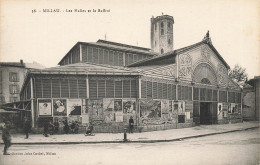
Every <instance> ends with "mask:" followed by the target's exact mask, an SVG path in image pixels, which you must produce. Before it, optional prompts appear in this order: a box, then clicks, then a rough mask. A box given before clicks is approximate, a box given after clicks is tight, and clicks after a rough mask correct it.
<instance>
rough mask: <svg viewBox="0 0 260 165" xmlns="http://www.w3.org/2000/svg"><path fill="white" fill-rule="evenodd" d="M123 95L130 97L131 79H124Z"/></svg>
mask: <svg viewBox="0 0 260 165" xmlns="http://www.w3.org/2000/svg"><path fill="white" fill-rule="evenodd" d="M123 97H124V98H130V80H123Z"/></svg>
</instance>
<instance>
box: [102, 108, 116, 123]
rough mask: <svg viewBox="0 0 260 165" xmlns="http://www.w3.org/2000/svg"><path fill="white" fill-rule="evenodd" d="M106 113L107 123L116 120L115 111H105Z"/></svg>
mask: <svg viewBox="0 0 260 165" xmlns="http://www.w3.org/2000/svg"><path fill="white" fill-rule="evenodd" d="M104 115H105V123H111V122H113V121H115V118H116V117H115V112H113V111H105V112H104Z"/></svg>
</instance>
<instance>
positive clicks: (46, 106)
mask: <svg viewBox="0 0 260 165" xmlns="http://www.w3.org/2000/svg"><path fill="white" fill-rule="evenodd" d="M38 109H39V116H51V115H52V114H51V99H44V100H38Z"/></svg>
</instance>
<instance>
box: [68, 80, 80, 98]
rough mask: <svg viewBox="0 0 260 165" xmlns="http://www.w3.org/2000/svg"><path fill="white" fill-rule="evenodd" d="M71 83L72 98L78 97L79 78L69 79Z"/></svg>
mask: <svg viewBox="0 0 260 165" xmlns="http://www.w3.org/2000/svg"><path fill="white" fill-rule="evenodd" d="M69 84H70V98H78V82H77V80H72V79H70V80H69Z"/></svg>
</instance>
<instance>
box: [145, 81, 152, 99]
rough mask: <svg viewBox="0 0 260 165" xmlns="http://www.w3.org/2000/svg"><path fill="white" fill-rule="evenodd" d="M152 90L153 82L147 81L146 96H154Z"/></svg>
mask: <svg viewBox="0 0 260 165" xmlns="http://www.w3.org/2000/svg"><path fill="white" fill-rule="evenodd" d="M152 90H153V84H152V82H151V81H147V93H146V94H147V97H146V98H152V93H153V92H152Z"/></svg>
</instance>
